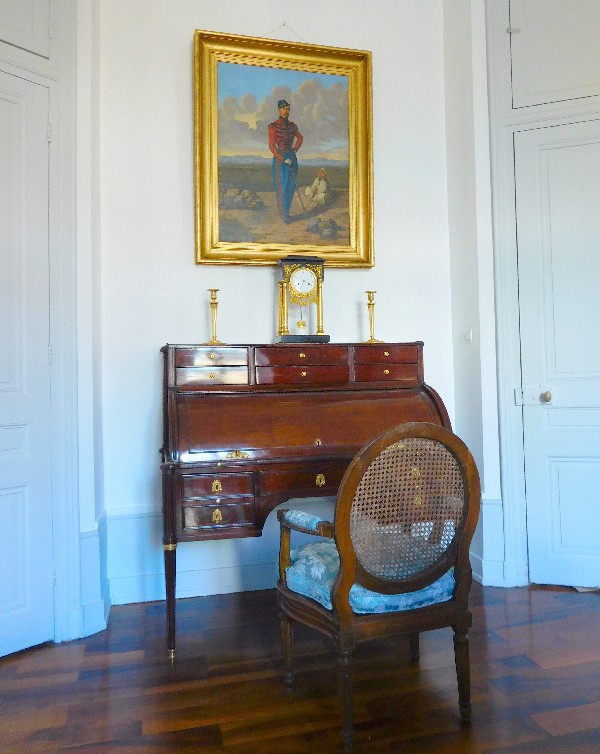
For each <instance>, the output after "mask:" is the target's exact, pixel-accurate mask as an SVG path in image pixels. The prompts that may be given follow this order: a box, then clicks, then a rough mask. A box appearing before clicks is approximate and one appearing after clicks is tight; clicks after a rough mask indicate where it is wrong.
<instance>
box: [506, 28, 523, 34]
mask: <svg viewBox="0 0 600 754" xmlns="http://www.w3.org/2000/svg"><path fill="white" fill-rule="evenodd" d="M506 33H507V34H520V33H521V29H514V28H513V27H512V26H509V27H508V28H507V30H506Z"/></svg>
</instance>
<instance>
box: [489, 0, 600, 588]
mask: <svg viewBox="0 0 600 754" xmlns="http://www.w3.org/2000/svg"><path fill="white" fill-rule="evenodd" d="M486 20H487V36H488V52H489V68H488V70H489V73H488V76H489V82H488V90H489V103H490V152H491V172H492V218H493V232H494V278H495V292H496V301H497V311H496V321H497V333H496V339H497V358H498V416H499V431H500V456H501V459H502V460H501V470H500V475H501V486H502V500H503V506H504V509H503V520H504V541H505V561H504V570H505V573H504V576H505V581H506V586H522V585H525V584H527V583H529V564H528V545H527V498H526V485H525V453H524V442H523V432H524V426H523V410H522V407H521V406H518V405H516V401H515V389H520V388H521V384H522V376H521V358H520V355H521V338H520V329H519V279H518V258H517V235H516V234H517V217H516V212H515V199H516V194H515V190H516V189H515V175H514V135H515V133H516V132H517V131H524V130H531V129H539V128H544V127H547V126H557V125H562V124H565V123H573V122H577V121H580V120H588V119H589V118H590V117H592V116H594V117H598V116H599V115H600V98H599V97H589V98H586V99H582V100H578V101H573V102H568V103H555V104H552V105H535V106H530V107H521V108H518V109H513V108H512V92H511V60H510V50H509V45H507V44H506V40H507V38H508V33H507V29H508V28H510V14H509V0H504V2H498V0H486Z"/></svg>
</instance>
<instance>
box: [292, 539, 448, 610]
mask: <svg viewBox="0 0 600 754" xmlns="http://www.w3.org/2000/svg"><path fill="white" fill-rule="evenodd" d="M290 557H291V563H292V564H291V565H290V566H289V567H288V568H287V569H286V581H287V585H288V588H289V589H291V590H292V591H293V592H297V593H298V594H303V595H304V596H305V597H310V598H311V599H313V600H316V601H317V602H319V603H320V604H321V605H323V607H325V608H327V609H328V610H331V609H332V604H331V588H332V586H333V582H334V581H335V578H336V576H337V574H338V571H339V569H340V556H339V554H338V551H337V547H336V546H335V542H333V541H332V540H325V541H321V542H314V543H310V544H307V545H303V546H302V547H297V548H295V549H293V550H292V551H291V553H290ZM453 591H454V574H453V571H452V569H450V571H448V572H447V573H445V574H444V575H443V576H441V577H440V578H439V579H438V580H437V581H434V582H433V584H429V585H428V586H426V587H425V588H424V589H419V591H417V592H408V593H407V594H380V593H379V592H372V591H371V590H369V589H365V587H363V586H360V584H354V585H353V586H352V588H351V589H350V607H351V608H352V610H353V611H354V612H355V613H387V612H397V611H399V610H412V609H414V608H417V607H426V606H427V605H434V604H436V603H438V602H446V601H447V600H449V599H451V598H452V592H453Z"/></svg>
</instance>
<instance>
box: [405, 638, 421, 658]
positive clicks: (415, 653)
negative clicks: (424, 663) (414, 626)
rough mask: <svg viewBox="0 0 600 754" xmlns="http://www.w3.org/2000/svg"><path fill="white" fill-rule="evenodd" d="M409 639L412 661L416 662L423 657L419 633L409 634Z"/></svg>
mask: <svg viewBox="0 0 600 754" xmlns="http://www.w3.org/2000/svg"><path fill="white" fill-rule="evenodd" d="M408 639H409V641H410V659H411V660H413V661H416V660H418V659H419V657H420V656H421V652H420V650H419V633H418V632H417V631H415V633H412V634H409V635H408Z"/></svg>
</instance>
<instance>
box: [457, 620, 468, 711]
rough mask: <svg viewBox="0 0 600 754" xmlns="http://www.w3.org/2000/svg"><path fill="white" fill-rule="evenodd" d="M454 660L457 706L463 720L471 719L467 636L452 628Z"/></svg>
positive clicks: (464, 632)
mask: <svg viewBox="0 0 600 754" xmlns="http://www.w3.org/2000/svg"><path fill="white" fill-rule="evenodd" d="M454 661H455V664H456V679H457V681H458V707H459V709H460V714H461V717H462V719H463V720H470V719H471V671H470V663H469V637H468V636H467V632H466V631H457V630H456V629H455V630H454Z"/></svg>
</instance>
